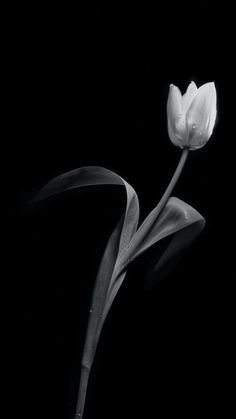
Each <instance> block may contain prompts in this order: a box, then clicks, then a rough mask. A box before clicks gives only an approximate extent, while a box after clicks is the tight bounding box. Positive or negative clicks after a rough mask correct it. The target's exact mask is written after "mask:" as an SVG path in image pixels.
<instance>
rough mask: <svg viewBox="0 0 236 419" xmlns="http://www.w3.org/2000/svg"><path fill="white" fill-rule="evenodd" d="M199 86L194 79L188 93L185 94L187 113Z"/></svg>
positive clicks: (184, 100)
mask: <svg viewBox="0 0 236 419" xmlns="http://www.w3.org/2000/svg"><path fill="white" fill-rule="evenodd" d="M197 91H198V88H197V86H196V84H195V83H194V81H192V82H191V83H190V84H189V86H188V88H187V91H186V93H185V94H184V95H183V112H184V113H186V112H187V110H188V109H189V107H190V105H191V103H192V101H193V99H194V98H195V96H196V94H197Z"/></svg>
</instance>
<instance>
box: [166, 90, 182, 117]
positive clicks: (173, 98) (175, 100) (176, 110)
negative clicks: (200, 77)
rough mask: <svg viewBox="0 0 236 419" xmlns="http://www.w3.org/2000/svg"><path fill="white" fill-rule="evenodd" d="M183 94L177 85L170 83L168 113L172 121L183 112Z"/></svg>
mask: <svg viewBox="0 0 236 419" xmlns="http://www.w3.org/2000/svg"><path fill="white" fill-rule="evenodd" d="M182 105H183V100H182V95H181V92H180V90H179V88H178V87H177V86H174V85H173V84H171V85H170V90H169V96H168V101H167V114H168V117H169V118H170V120H171V122H172V121H176V119H178V118H179V117H180V115H182V112H183V106H182Z"/></svg>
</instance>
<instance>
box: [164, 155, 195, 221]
mask: <svg viewBox="0 0 236 419" xmlns="http://www.w3.org/2000/svg"><path fill="white" fill-rule="evenodd" d="M188 153H189V149H188V148H184V149H183V151H182V154H181V157H180V160H179V164H178V166H177V167H176V170H175V173H174V174H173V177H172V179H171V181H170V183H169V185H168V186H167V189H166V191H165V193H164V195H163V196H162V198H161V200H160V202H159V204H158V205H157V208H158V213H159V215H160V213H161V211H162V210H163V208H164V206H165V205H166V203H167V201H168V199H169V197H170V194H171V192H172V191H173V189H174V187H175V185H176V183H177V181H178V179H179V177H180V175H181V172H182V170H183V168H184V165H185V162H186V160H187V157H188Z"/></svg>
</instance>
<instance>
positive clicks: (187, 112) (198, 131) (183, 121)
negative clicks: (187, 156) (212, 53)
mask: <svg viewBox="0 0 236 419" xmlns="http://www.w3.org/2000/svg"><path fill="white" fill-rule="evenodd" d="M167 119H168V133H169V137H170V140H171V141H172V143H173V144H175V145H176V146H178V147H181V148H189V149H190V150H195V149H197V148H201V147H203V146H204V145H205V144H206V142H207V141H208V140H209V138H210V136H211V134H212V131H213V128H214V125H215V120H216V89H215V84H214V83H213V82H211V83H206V84H203V85H202V86H201V87H199V89H198V88H197V86H196V84H195V83H194V82H191V83H190V84H189V86H188V89H187V91H186V93H185V94H184V95H183V96H182V94H181V92H180V90H179V89H178V87H176V86H174V85H173V84H171V85H170V91H169V97H168V101H167Z"/></svg>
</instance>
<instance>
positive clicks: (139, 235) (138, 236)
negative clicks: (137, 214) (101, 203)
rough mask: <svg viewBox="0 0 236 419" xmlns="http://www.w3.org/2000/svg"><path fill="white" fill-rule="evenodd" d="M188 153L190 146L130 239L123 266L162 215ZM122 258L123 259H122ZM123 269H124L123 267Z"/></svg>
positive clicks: (123, 257) (122, 262) (122, 258)
mask: <svg viewBox="0 0 236 419" xmlns="http://www.w3.org/2000/svg"><path fill="white" fill-rule="evenodd" d="M188 153H189V149H188V148H184V149H183V151H182V154H181V157H180V160H179V163H178V166H177V168H176V170H175V172H174V174H173V176H172V178H171V181H170V183H169V185H168V186H167V188H166V190H165V192H164V194H163V196H162V198H161V200H160V201H159V203H158V204H157V206H156V207H155V208H154V209H153V210H152V211H151V213H150V214H149V216H148V217H147V218H146V219H145V220H144V222H143V223H142V224H141V226H140V227H139V229H138V230H137V231H136V233H135V235H134V237H133V238H132V240H131V241H130V243H129V245H128V246H127V247H126V249H125V250H124V253H123V255H122V256H121V258H120V263H121V265H122V266H123V267H125V266H126V262H127V261H130V260H131V259H132V258H133V255H135V253H136V250H137V249H138V248H139V247H140V243H141V242H142V241H143V240H144V239H145V237H146V236H147V235H148V234H149V232H150V231H151V230H152V228H153V225H154V223H155V222H156V220H157V217H159V216H160V214H161V212H162V211H163V209H164V207H165V205H166V203H167V201H168V199H169V197H170V194H171V193H172V191H173V189H174V187H175V185H176V183H177V181H178V179H179V177H180V175H181V172H182V170H183V168H184V165H185V162H186V160H187V157H188ZM153 212H155V217H150V215H151V214H152V213H153ZM150 219H152V221H151V222H150ZM121 260H122V261H121ZM121 271H122V269H121Z"/></svg>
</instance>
